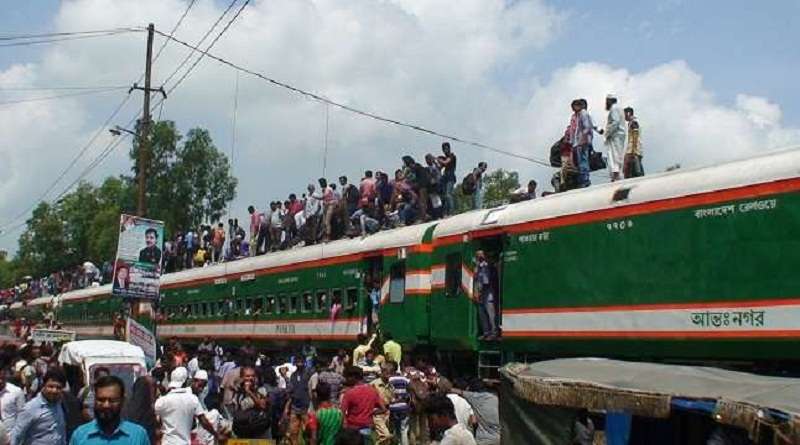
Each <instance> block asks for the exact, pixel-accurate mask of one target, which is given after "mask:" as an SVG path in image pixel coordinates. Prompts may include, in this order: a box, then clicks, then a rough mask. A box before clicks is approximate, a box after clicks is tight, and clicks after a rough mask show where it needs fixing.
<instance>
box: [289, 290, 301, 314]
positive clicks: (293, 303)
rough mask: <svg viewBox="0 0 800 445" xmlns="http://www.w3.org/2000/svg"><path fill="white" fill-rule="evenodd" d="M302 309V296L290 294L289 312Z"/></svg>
mask: <svg viewBox="0 0 800 445" xmlns="http://www.w3.org/2000/svg"><path fill="white" fill-rule="evenodd" d="M299 309H300V296H299V295H297V294H292V295H290V296H289V312H291V313H293V314H296V313H297V311H298V310H299Z"/></svg>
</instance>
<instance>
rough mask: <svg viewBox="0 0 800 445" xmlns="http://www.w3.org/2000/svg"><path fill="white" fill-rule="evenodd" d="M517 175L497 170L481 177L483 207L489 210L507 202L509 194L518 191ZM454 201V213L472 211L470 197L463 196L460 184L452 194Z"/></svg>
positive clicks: (512, 172)
mask: <svg viewBox="0 0 800 445" xmlns="http://www.w3.org/2000/svg"><path fill="white" fill-rule="evenodd" d="M519 187H520V185H519V174H518V173H517V172H515V171H508V170H503V169H502V168H500V169H497V170H495V171H493V172H490V173H485V174H484V175H483V190H484V194H483V207H484V208H487V209H490V208H492V207H498V206H501V205H503V204H507V203H508V202H509V197H510V196H511V193H512V192H513V191H514V190H516V189H518V188H519ZM454 196H455V199H456V213H463V212H466V211H469V210H472V199H473V197H472V195H464V193H463V192H462V188H461V183H460V182H459V183H458V184H456V190H455V193H454Z"/></svg>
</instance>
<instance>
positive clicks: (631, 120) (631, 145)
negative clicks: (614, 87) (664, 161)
mask: <svg viewBox="0 0 800 445" xmlns="http://www.w3.org/2000/svg"><path fill="white" fill-rule="evenodd" d="M625 120H626V121H627V122H628V146H627V147H626V149H625V166H624V167H623V172H624V173H625V177H626V178H636V177H639V176H644V167H642V133H641V131H642V130H641V129H640V128H639V120H638V119H636V116H634V115H633V108H631V107H627V108H625Z"/></svg>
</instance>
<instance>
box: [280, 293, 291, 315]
mask: <svg viewBox="0 0 800 445" xmlns="http://www.w3.org/2000/svg"><path fill="white" fill-rule="evenodd" d="M287 312H289V296H288V295H286V294H281V295H279V296H278V313H279V314H285V313H287Z"/></svg>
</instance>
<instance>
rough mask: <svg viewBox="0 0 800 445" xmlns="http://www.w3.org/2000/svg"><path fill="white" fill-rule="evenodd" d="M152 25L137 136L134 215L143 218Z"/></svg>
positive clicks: (150, 27)
mask: <svg viewBox="0 0 800 445" xmlns="http://www.w3.org/2000/svg"><path fill="white" fill-rule="evenodd" d="M154 31H155V27H154V26H153V24H152V23H151V24H149V25H147V58H146V59H145V65H144V107H143V108H142V125H141V131H142V132H141V134H140V135H139V199H138V201H137V204H136V214H137V215H139V216H144V215H145V213H147V203H146V201H145V189H146V187H147V163H148V162H149V159H148V155H149V154H150V153H149V152H150V73H151V71H152V65H153V32H154Z"/></svg>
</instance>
